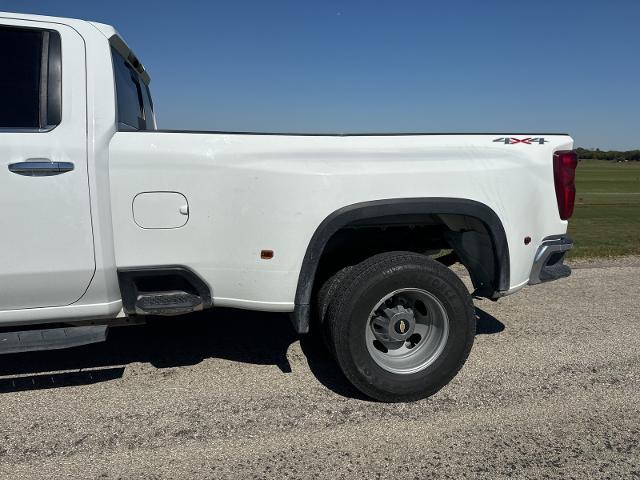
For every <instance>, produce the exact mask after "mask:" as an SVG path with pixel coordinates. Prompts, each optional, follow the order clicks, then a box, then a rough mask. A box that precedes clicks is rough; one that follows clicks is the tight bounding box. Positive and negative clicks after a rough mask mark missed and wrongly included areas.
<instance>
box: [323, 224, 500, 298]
mask: <svg viewBox="0 0 640 480" xmlns="http://www.w3.org/2000/svg"><path fill="white" fill-rule="evenodd" d="M395 250H403V251H410V252H415V253H420V254H425V255H428V256H431V257H432V258H434V259H436V260H438V261H441V262H442V263H444V264H446V265H447V266H450V265H452V264H454V263H456V262H460V263H461V264H462V265H464V267H465V268H466V269H467V270H468V272H469V274H470V277H471V281H472V283H473V285H474V288H475V292H474V293H475V294H476V295H479V296H486V297H489V298H491V297H492V296H493V295H494V293H495V292H496V291H497V290H498V284H499V278H498V276H499V273H498V272H499V269H498V266H497V263H496V262H497V256H496V253H495V245H494V242H493V240H492V237H491V234H490V231H489V229H488V228H487V226H486V225H485V224H484V223H483V222H482V221H481V220H479V219H477V218H475V217H471V216H468V215H460V214H428V215H393V216H383V217H375V218H368V219H366V220H359V221H356V222H352V223H349V224H348V225H345V226H343V227H342V228H340V229H339V230H338V231H336V232H335V233H334V234H333V235H332V236H331V237H330V238H329V240H328V241H327V243H326V245H325V248H324V249H323V251H322V254H321V256H320V259H319V262H318V268H317V270H316V273H315V277H314V284H313V289H314V291H317V289H319V288H320V287H321V286H322V284H323V283H324V282H325V280H327V279H328V278H329V277H331V276H332V275H333V274H334V273H335V272H337V271H338V270H340V269H342V268H344V267H346V266H350V265H355V264H357V263H360V262H361V261H363V260H364V259H366V258H368V257H370V256H372V255H376V254H378V253H383V252H388V251H395Z"/></svg>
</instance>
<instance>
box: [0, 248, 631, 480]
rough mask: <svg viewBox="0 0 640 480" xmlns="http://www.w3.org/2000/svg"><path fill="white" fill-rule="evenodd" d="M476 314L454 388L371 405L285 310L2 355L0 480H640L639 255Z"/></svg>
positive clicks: (210, 315)
mask: <svg viewBox="0 0 640 480" xmlns="http://www.w3.org/2000/svg"><path fill="white" fill-rule="evenodd" d="M578 267H579V268H577V269H575V270H574V274H573V275H572V276H571V277H570V278H569V279H566V280H561V281H558V282H555V283H551V284H546V285H540V286H537V287H533V288H527V289H525V290H524V291H523V292H521V293H519V294H517V295H515V296H512V297H508V298H505V299H503V300H501V301H500V302H498V303H492V302H489V301H486V300H485V301H478V302H476V306H477V308H478V314H479V316H480V321H479V332H478V335H477V337H476V343H475V345H474V348H473V351H472V352H471V356H470V357H469V360H468V362H467V364H466V366H465V367H464V368H463V370H462V371H461V372H460V374H459V375H458V376H457V377H456V378H455V379H454V381H453V382H452V383H451V384H450V385H448V386H447V387H445V388H444V389H443V390H442V391H440V392H439V393H438V394H437V395H435V396H434V397H432V398H430V399H428V400H425V401H422V402H418V403H413V404H398V405H387V404H380V403H375V402H370V401H367V400H366V399H363V398H361V396H360V395H359V394H358V393H357V392H356V391H354V390H353V388H351V387H350V386H349V384H347V382H346V381H345V380H344V379H343V377H342V376H341V374H340V373H339V372H338V371H337V370H336V368H335V367H334V366H333V364H332V362H331V361H330V360H329V358H328V357H327V355H326V354H325V353H324V351H323V349H322V348H320V347H319V346H318V345H317V344H316V343H315V342H314V341H313V340H310V339H308V338H304V339H302V341H300V340H299V339H298V338H297V337H296V335H295V334H294V333H293V331H292V330H291V328H290V326H289V323H288V319H287V317H286V316H283V315H275V314H256V313H246V312H237V311H230V310H227V311H225V310H220V311H211V312H207V313H206V314H201V315H199V316H195V317H192V318H174V319H172V320H170V321H165V322H162V323H158V324H152V325H146V326H139V327H129V328H121V329H113V330H112V332H111V333H110V339H109V341H108V342H107V343H105V344H100V345H94V346H88V347H81V348H77V349H74V350H68V351H63V352H46V353H38V354H21V355H11V356H4V357H0V362H1V363H0V414H1V418H2V422H1V423H0V478H3V479H4V478H7V479H22V478H47V479H54V478H56V479H57V478H79V479H89V478H105V479H116V478H125V479H129V478H130V479H140V478H149V479H164V478H175V479H198V478H238V479H249V478H275V479H282V478H314V479H317V478H327V479H335V478H367V479H374V478H402V479H414V478H416V479H423V478H455V479H459V478H478V477H483V478H503V477H508V478H640V337H639V335H638V332H639V327H640V310H639V309H638V301H639V299H640V260H639V259H637V258H630V259H624V260H618V261H613V262H607V263H604V264H602V263H599V264H598V263H595V264H589V263H582V264H579V265H578Z"/></svg>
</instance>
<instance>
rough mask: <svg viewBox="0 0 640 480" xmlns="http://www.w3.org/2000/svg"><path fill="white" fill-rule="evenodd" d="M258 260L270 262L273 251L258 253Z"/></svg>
mask: <svg viewBox="0 0 640 480" xmlns="http://www.w3.org/2000/svg"><path fill="white" fill-rule="evenodd" d="M260 258H261V259H262V260H271V259H272V258H273V250H262V251H261V252H260Z"/></svg>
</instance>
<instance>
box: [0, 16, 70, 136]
mask: <svg viewBox="0 0 640 480" xmlns="http://www.w3.org/2000/svg"><path fill="white" fill-rule="evenodd" d="M59 53H60V36H59V34H58V33H57V32H52V31H49V30H39V29H34V28H19V27H10V26H0V65H2V68H1V69H0V128H5V129H47V128H51V127H53V126H54V125H57V124H58V123H59V122H60V111H59V109H60V103H59V101H60V91H59V89H60V78H59V73H60V68H59V62H60V55H59ZM54 55H56V58H53V56H54ZM54 77H55V78H54ZM54 90H55V91H54Z"/></svg>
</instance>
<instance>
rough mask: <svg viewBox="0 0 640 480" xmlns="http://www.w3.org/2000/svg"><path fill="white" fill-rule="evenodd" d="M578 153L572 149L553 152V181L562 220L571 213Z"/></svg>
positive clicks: (567, 217) (574, 194) (574, 193)
mask: <svg viewBox="0 0 640 480" xmlns="http://www.w3.org/2000/svg"><path fill="white" fill-rule="evenodd" d="M577 166H578V155H577V154H576V152H573V151H562V152H555V153H554V154H553V181H554V183H555V186H556V198H557V200H558V212H559V213H560V218H561V219H562V220H568V219H569V218H570V217H571V215H572V214H573V205H574V203H575V200H576V167H577Z"/></svg>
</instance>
